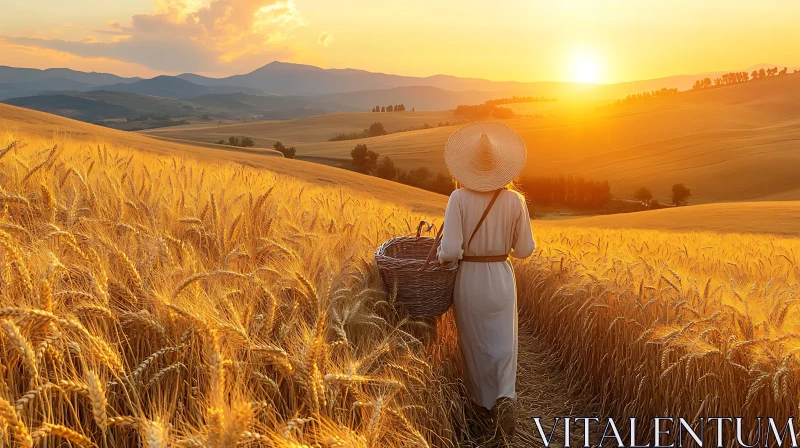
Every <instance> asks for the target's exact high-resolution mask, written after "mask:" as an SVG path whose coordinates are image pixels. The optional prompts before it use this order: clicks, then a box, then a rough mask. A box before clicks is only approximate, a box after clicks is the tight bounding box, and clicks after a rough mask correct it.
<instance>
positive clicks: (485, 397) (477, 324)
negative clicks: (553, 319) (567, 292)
mask: <svg viewBox="0 0 800 448" xmlns="http://www.w3.org/2000/svg"><path fill="white" fill-rule="evenodd" d="M493 195H494V192H488V193H479V192H475V191H471V190H467V189H463V188H462V189H459V190H456V191H454V192H453V193H452V194H451V195H450V200H449V201H448V202H447V210H446V211H445V215H444V233H443V235H442V242H441V245H440V246H439V252H438V257H439V260H440V261H451V260H457V259H460V258H461V256H462V255H469V256H482V255H483V256H485V255H504V254H510V255H511V256H512V257H515V258H526V257H528V256H530V255H531V253H533V250H534V249H535V248H536V244H535V243H534V242H533V236H532V234H531V222H530V216H529V215H528V207H527V206H526V205H525V199H524V198H523V197H522V196H521V195H519V194H517V193H516V192H514V191H510V190H504V191H502V192H501V193H500V195H499V196H498V197H497V201H495V204H494V206H493V207H492V210H491V211H490V212H489V214H488V215H487V216H486V219H485V220H484V222H483V224H482V225H481V228H480V229H479V230H478V233H476V234H475V238H473V240H472V243H471V244H470V245H469V249H467V251H466V253H465V252H464V249H465V248H466V246H467V241H468V240H469V237H470V235H472V232H473V230H475V226H476V225H477V224H478V221H479V220H480V218H481V215H483V212H484V210H486V206H487V205H489V201H491V199H492V196H493ZM453 308H454V312H455V319H456V326H457V327H458V344H459V347H460V348H461V352H462V354H463V356H464V362H465V363H466V366H465V367H466V371H467V372H466V373H467V377H466V378H465V383H466V386H467V389H468V391H469V392H470V394H471V395H472V397H473V399H474V400H475V402H476V403H477V404H479V405H481V406H483V407H485V408H487V409H491V408H492V407H493V406H494V404H495V401H497V399H498V398H500V397H510V398H516V390H515V382H516V377H517V287H516V283H515V280H514V270H513V269H512V267H511V263H509V262H492V263H475V262H461V263H460V266H459V269H458V276H457V278H456V286H455V291H454V296H453Z"/></svg>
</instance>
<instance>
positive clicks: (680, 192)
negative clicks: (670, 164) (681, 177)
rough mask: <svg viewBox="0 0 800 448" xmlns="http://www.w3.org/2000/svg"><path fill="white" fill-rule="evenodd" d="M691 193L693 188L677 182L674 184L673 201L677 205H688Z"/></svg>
mask: <svg viewBox="0 0 800 448" xmlns="http://www.w3.org/2000/svg"><path fill="white" fill-rule="evenodd" d="M691 195H692V190H690V189H688V188H686V186H685V185H683V184H675V185H673V186H672V203H673V204H675V206H681V205H686V204H687V203H688V200H689V196H691Z"/></svg>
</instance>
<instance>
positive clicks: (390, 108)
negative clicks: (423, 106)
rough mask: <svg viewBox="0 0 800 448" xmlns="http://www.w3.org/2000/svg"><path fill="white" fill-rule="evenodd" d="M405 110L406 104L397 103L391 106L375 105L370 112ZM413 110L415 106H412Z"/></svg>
mask: <svg viewBox="0 0 800 448" xmlns="http://www.w3.org/2000/svg"><path fill="white" fill-rule="evenodd" d="M405 110H406V105H405V104H395V105H389V106H375V107H373V108H372V110H370V112H403V111H405ZM411 111H412V112H414V108H411Z"/></svg>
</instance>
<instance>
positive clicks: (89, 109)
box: [4, 94, 139, 121]
mask: <svg viewBox="0 0 800 448" xmlns="http://www.w3.org/2000/svg"><path fill="white" fill-rule="evenodd" d="M4 102H5V103H6V104H10V105H12V106H18V107H24V108H26V109H33V110H38V111H41V112H47V113H51V114H56V115H61V116H64V117H70V118H74V119H76V120H81V121H97V120H101V119H104V118H129V117H130V118H132V117H136V116H137V115H139V114H138V113H137V112H136V111H135V110H133V109H131V108H129V107H126V106H121V105H119V104H111V103H108V102H106V101H103V100H95V99H90V98H83V97H80V96H74V95H64V94H56V95H36V96H26V97H22V98H10V99H7V100H5V101H4Z"/></svg>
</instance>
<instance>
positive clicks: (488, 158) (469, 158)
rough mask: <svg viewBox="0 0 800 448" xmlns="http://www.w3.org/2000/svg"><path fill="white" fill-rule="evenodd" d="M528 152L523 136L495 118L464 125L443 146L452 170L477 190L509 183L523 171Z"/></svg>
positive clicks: (456, 176)
mask: <svg viewBox="0 0 800 448" xmlns="http://www.w3.org/2000/svg"><path fill="white" fill-rule="evenodd" d="M527 156H528V151H527V149H526V148H525V142H524V141H522V137H520V135H519V134H517V133H516V131H514V130H513V129H511V128H510V127H508V126H506V125H504V124H503V123H498V122H496V121H489V122H480V123H472V124H470V125H467V126H464V127H463V128H461V129H459V130H458V131H456V132H455V134H453V135H451V136H450V138H448V139H447V143H445V146H444V161H445V163H446V164H447V169H449V170H450V174H452V175H453V177H455V178H456V180H457V181H458V182H459V183H460V184H461V185H463V186H464V187H466V188H468V189H470V190H474V191H493V190H498V189H500V188H503V187H504V186H506V185H508V183H509V182H511V181H512V180H514V178H516V177H517V175H518V174H519V173H520V171H522V167H523V166H524V165H525V159H526V158H527Z"/></svg>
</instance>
